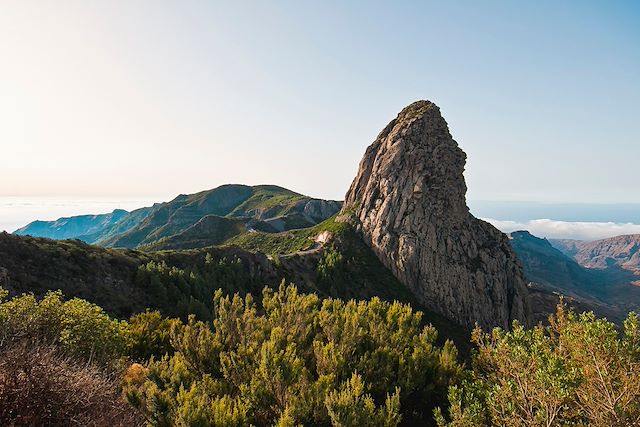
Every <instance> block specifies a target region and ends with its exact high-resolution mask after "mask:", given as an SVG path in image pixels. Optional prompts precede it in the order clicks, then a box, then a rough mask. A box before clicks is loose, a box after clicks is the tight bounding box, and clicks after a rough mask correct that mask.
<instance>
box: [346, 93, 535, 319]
mask: <svg viewBox="0 0 640 427" xmlns="http://www.w3.org/2000/svg"><path fill="white" fill-rule="evenodd" d="M465 159H466V155H465V153H464V152H463V151H462V150H461V149H460V148H459V147H458V144H457V143H456V142H455V141H454V140H453V138H452V137H451V134H450V133H449V130H448V126H447V123H446V121H445V120H444V119H443V117H442V116H441V114H440V109H439V108H438V107H437V106H436V105H435V104H433V103H431V102H429V101H418V102H415V103H413V104H411V105H409V106H408V107H406V108H405V109H403V110H402V111H401V112H400V113H399V114H398V116H397V118H396V119H394V120H392V121H391V122H390V123H389V124H388V125H387V126H386V127H385V128H384V130H383V131H382V132H381V133H380V135H378V137H377V138H376V140H375V141H374V142H373V144H371V145H370V146H369V147H368V148H367V150H366V152H365V155H364V157H363V159H362V161H361V163H360V168H359V171H358V174H357V176H356V178H355V179H354V180H353V183H352V184H351V188H350V189H349V192H348V193H347V195H346V198H345V205H344V207H343V210H342V217H343V220H345V221H353V222H354V224H355V225H356V227H357V230H358V231H359V232H360V233H361V234H362V236H363V239H364V241H365V242H366V243H367V244H368V245H369V246H370V247H371V248H372V249H373V251H374V252H375V254H376V255H377V256H378V258H379V259H380V260H381V261H382V263H383V264H384V265H385V266H387V267H388V268H389V269H390V270H391V271H392V272H393V274H394V275H395V277H397V278H398V280H399V281H400V282H402V283H403V284H404V285H405V286H407V287H408V288H409V289H410V290H411V291H412V292H413V293H414V295H416V297H417V298H418V300H419V301H420V302H421V303H422V304H423V305H424V306H426V307H428V308H429V309H431V310H433V311H436V312H439V313H440V314H442V315H444V316H446V317H448V318H451V319H454V320H456V321H458V322H459V323H461V324H463V325H466V326H469V327H473V325H474V324H476V323H478V324H479V325H480V326H482V327H485V328H491V327H493V326H501V327H505V328H506V327H509V326H510V324H511V322H512V321H513V320H515V319H518V320H520V321H522V322H523V323H525V324H526V323H528V321H529V316H530V313H529V306H528V299H527V298H528V292H527V288H526V285H525V282H524V279H523V276H522V269H521V267H520V264H519V263H518V260H517V258H516V255H515V254H514V253H513V251H512V249H511V248H510V246H509V243H508V241H507V238H506V236H505V235H504V234H502V233H501V232H500V231H498V230H497V229H496V228H494V227H493V226H491V225H490V224H488V223H486V222H483V221H480V220H478V219H476V218H475V217H473V216H472V215H471V214H470V213H469V209H468V208H467V205H466V200H465V194H466V184H465V181H464V176H463V171H464V166H465Z"/></svg>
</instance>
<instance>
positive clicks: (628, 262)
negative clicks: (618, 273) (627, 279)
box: [550, 234, 640, 286]
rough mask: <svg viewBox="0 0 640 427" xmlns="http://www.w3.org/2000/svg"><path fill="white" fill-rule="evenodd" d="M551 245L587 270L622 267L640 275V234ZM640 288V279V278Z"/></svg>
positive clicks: (555, 241) (559, 241)
mask: <svg viewBox="0 0 640 427" xmlns="http://www.w3.org/2000/svg"><path fill="white" fill-rule="evenodd" d="M550 242H551V244H552V245H553V246H555V247H556V248H558V249H559V250H561V251H562V252H563V253H565V254H566V255H568V256H570V257H572V258H573V259H575V260H576V261H577V262H578V263H579V264H580V265H582V266H584V267H587V268H596V269H607V268H611V267H616V266H617V267H620V268H622V269H625V270H629V271H632V272H637V273H638V274H639V275H640V234H630V235H626V236H617V237H611V238H608V239H602V240H596V241H593V242H586V241H582V240H550ZM638 279H639V280H638V285H639V286H640V277H639V278H638Z"/></svg>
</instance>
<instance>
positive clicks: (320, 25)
mask: <svg viewBox="0 0 640 427" xmlns="http://www.w3.org/2000/svg"><path fill="white" fill-rule="evenodd" d="M0 11H1V12H2V13H0V54H1V55H2V57H3V67H1V68H0V93H2V94H3V95H2V96H1V97H0V144H1V145H0V149H1V150H0V153H1V155H2V160H3V163H2V168H0V195H2V196H8V195H11V196H19V197H44V196H55V197H62V198H65V197H67V198H68V197H81V198H93V197H102V198H112V199H117V198H126V197H140V195H141V194H142V195H147V196H144V197H149V196H153V197H156V196H161V195H162V196H164V195H171V194H179V193H193V192H196V191H198V190H201V189H203V188H213V187H216V186H218V185H221V184H225V183H229V182H237V183H247V184H251V183H255V182H268V183H277V184H279V185H282V186H284V187H287V188H293V189H295V190H296V191H299V192H301V193H304V194H309V195H313V196H315V197H321V198H331V199H339V198H342V196H343V195H344V193H345V191H346V189H347V188H348V186H349V184H350V183H351V180H352V179H353V176H354V175H355V172H356V170H357V167H358V163H359V161H360V159H361V157H362V155H363V153H364V150H365V148H366V147H367V146H368V145H369V144H370V143H371V142H372V141H373V139H374V138H375V136H376V135H377V133H378V132H379V131H380V130H381V129H382V128H383V127H384V126H385V125H386V124H387V123H388V122H389V121H390V120H391V119H393V118H394V117H395V115H396V114H397V113H398V111H399V110H400V109H401V108H402V107H404V106H405V105H407V104H409V103H410V102H413V101H415V100H417V99H430V100H432V101H434V102H435V103H436V104H438V105H439V106H440V107H441V110H442V113H443V115H444V117H445V118H446V120H447V121H448V123H449V125H450V129H451V133H452V135H453V137H454V138H455V139H456V140H457V141H458V143H459V144H460V146H461V147H462V148H463V149H464V150H465V152H466V153H467V157H468V158H467V168H466V172H465V176H466V180H467V185H468V188H469V192H468V196H469V198H470V199H477V200H502V201H505V200H512V201H526V200H540V201H545V202H585V203H623V202H626V203H633V202H637V201H640V187H638V186H637V159H638V158H640V144H639V143H638V142H640V127H638V126H637V106H638V105H640V85H639V84H638V83H637V76H638V75H640V42H639V41H640V27H638V25H637V22H638V20H639V18H640V5H638V3H634V2H616V3H600V2H589V1H587V2H566V3H562V4H559V3H554V2H542V3H539V2H537V3H517V4H516V3H512V4H510V3H497V2H496V3H493V2H489V3H482V4H478V3H476V2H456V3H455V4H453V3H449V2H447V3H442V2H440V3H425V2H420V3H412V2H406V3H396V2H393V3H377V2H375V3H370V2H358V1H356V2H349V3H343V2H326V3H322V4H309V3H304V2H303V3H299V2H288V1H283V2H278V3H272V4H267V3H251V4H248V3H247V4H237V3H236V4H234V3H222V2H206V3H201V2H190V1H187V2H181V3H180V4H179V5H178V4H175V3H170V2H162V1H160V2H151V1H146V2H145V1H141V2H135V3H131V2H124V1H113V2H83V1H73V0H72V1H68V2H64V3H59V2H48V1H37V2H36V1H29V0H25V1H20V2H9V3H4V4H3V5H2V6H0ZM398 23H402V25H398Z"/></svg>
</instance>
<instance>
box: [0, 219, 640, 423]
mask: <svg viewBox="0 0 640 427" xmlns="http://www.w3.org/2000/svg"><path fill="white" fill-rule="evenodd" d="M325 231H326V232H329V233H331V234H332V238H331V239H330V241H329V242H327V243H325V244H324V247H323V249H322V250H321V251H318V252H317V254H316V255H315V256H316V257H317V258H316V261H315V263H313V265H312V267H310V268H312V270H310V271H308V273H309V274H312V275H313V277H312V285H309V284H308V283H307V284H306V285H304V286H302V287H301V288H296V287H295V286H293V285H289V286H285V285H284V284H283V285H281V286H280V287H279V289H277V290H272V289H269V288H264V289H263V283H264V282H262V281H261V279H260V276H256V275H252V274H250V273H249V270H248V269H247V268H246V265H243V260H242V259H240V258H239V257H237V256H235V255H234V256H228V257H227V256H224V255H223V254H232V253H234V252H233V250H230V249H216V248H209V249H206V250H197V251H186V252H171V251H169V252H163V253H143V252H133V251H128V252H123V251H113V250H104V249H97V248H93V247H85V246H86V245H83V244H81V243H78V242H57V243H52V242H49V241H42V240H37V239H22V240H20V242H18V243H20V245H17V246H16V245H13V246H11V245H9V246H8V249H7V251H6V252H5V253H7V254H11V253H13V254H14V255H16V254H17V255H16V256H19V255H20V254H21V253H25V254H26V253H28V254H30V255H29V257H30V258H29V262H30V263H32V264H33V265H34V266H42V268H43V269H44V271H53V270H51V269H49V270H47V267H46V266H47V265H50V264H51V263H52V262H54V263H61V264H60V265H63V266H65V267H64V269H69V270H70V271H71V270H73V273H74V274H75V276H74V277H83V278H85V277H91V276H90V275H89V274H90V273H89V270H91V268H92V267H91V266H94V267H97V268H99V269H101V270H100V271H101V272H107V273H108V274H104V275H102V276H101V277H105V276H109V275H111V276H112V277H113V276H114V275H116V274H117V273H118V272H121V277H122V282H124V280H125V279H126V278H127V277H129V279H126V280H130V283H131V287H130V288H125V289H128V292H129V293H128V294H126V295H117V293H116V294H115V295H112V294H113V293H114V292H116V291H115V290H114V289H113V288H114V285H113V284H109V283H106V284H105V285H104V286H102V287H100V288H97V289H94V290H92V292H94V293H90V294H89V295H91V296H92V297H94V294H95V299H96V300H98V299H99V298H100V297H102V298H103V300H104V301H110V302H112V301H114V299H115V303H113V304H114V305H112V306H111V307H109V308H110V309H109V310H108V311H103V310H102V308H100V307H99V306H97V305H94V304H92V303H90V302H87V301H86V300H83V299H79V298H71V299H68V300H65V299H64V298H63V296H62V294H61V292H49V293H46V294H45V295H44V296H43V297H41V298H38V297H36V296H34V295H32V294H24V295H21V296H16V297H14V298H12V299H8V295H7V293H6V292H2V293H1V295H0V425H7V426H12V425H96V426H107V425H108V426H117V425H122V426H137V425H144V424H147V425H152V426H174V425H175V426H234V425H237V426H245V425H256V426H297V425H314V426H330V425H331V426H345V427H347V426H396V425H427V426H429V425H438V426H440V427H445V426H448V427H462V426H523V427H524V426H570V425H571V426H597V427H600V426H602V427H604V426H633V425H640V382H639V381H637V378H638V375H640V325H639V320H638V318H637V316H636V315H635V314H630V315H629V317H628V318H627V320H626V322H625V323H624V329H623V330H620V329H618V328H617V327H616V325H614V324H613V323H611V322H608V321H607V320H604V319H599V318H597V317H595V316H594V315H593V314H591V313H583V314H576V313H574V312H573V311H571V310H569V309H567V308H566V307H565V306H563V305H560V306H559V308H558V311H557V313H556V314H555V315H554V316H552V317H551V318H550V320H549V322H548V325H546V326H543V325H538V326H536V327H534V328H532V329H526V328H524V327H522V326H521V325H519V324H517V323H516V324H514V325H513V328H512V329H511V330H510V331H503V330H500V329H496V330H493V331H481V330H476V331H475V332H474V333H473V335H472V344H471V345H472V346H473V348H474V350H473V351H472V353H471V355H468V354H467V353H468V351H467V350H468V349H464V350H465V351H463V353H464V356H463V357H460V356H459V355H458V351H457V350H456V347H455V346H454V345H453V344H452V343H451V342H450V341H447V340H446V339H443V337H442V336H441V337H438V333H437V332H436V331H438V332H439V333H440V334H441V335H443V336H444V338H448V337H456V342H457V343H461V342H462V341H463V338H461V337H463V335H461V334H458V335H456V330H455V329H453V328H452V326H451V324H450V323H448V322H446V321H443V320H441V319H439V318H438V317H437V316H434V315H433V314H432V313H424V314H423V312H421V311H418V309H419V305H417V304H416V302H415V300H414V299H413V298H412V296H411V294H410V293H409V292H408V291H407V290H406V289H405V288H404V287H402V285H400V284H399V283H398V282H397V280H395V278H394V277H393V276H392V275H391V273H390V272H389V271H388V270H386V269H385V268H384V267H383V266H382V265H381V264H380V262H379V261H378V260H377V258H376V257H375V255H374V254H373V253H372V252H371V251H370V250H369V248H368V247H367V246H366V245H365V244H364V243H363V242H362V240H360V239H358V238H357V237H356V236H354V234H353V233H354V232H353V230H352V228H350V227H349V226H348V225H345V224H341V223H337V222H335V221H333V220H328V221H325V222H324V223H322V224H320V225H318V226H316V227H313V228H312V229H305V230H296V231H292V232H287V233H280V234H270V235H267V234H265V233H250V234H248V235H246V236H244V237H243V239H244V240H242V241H237V242H236V243H237V244H239V245H242V246H243V247H245V248H247V249H252V250H256V251H257V250H260V251H263V252H266V253H269V254H271V255H272V256H273V258H274V262H273V264H274V265H276V266H278V265H279V267H278V268H280V269H282V270H279V271H286V270H287V268H293V267H291V266H294V267H295V265H297V264H296V263H298V262H306V261H304V258H302V257H300V255H296V251H300V250H309V249H313V248H314V241H313V237H314V236H317V235H318V234H319V233H321V232H325ZM5 238H6V237H5ZM6 239H7V238H6ZM34 245H41V246H42V247H43V248H44V249H43V248H39V249H38V250H35V251H32V249H33V246H34ZM23 246H24V247H23ZM11 251H13V252H11ZM236 252H237V250H236ZM212 254H214V255H212ZM242 256H245V255H242ZM263 258H264V257H263ZM16 259H18V258H16ZM11 262H13V261H11ZM16 262H18V261H16ZM7 265H8V266H9V267H12V265H9V264H7ZM25 265H26V264H25ZM29 265H31V264H29ZM26 268H27V266H25V267H24V268H22V270H19V269H16V268H12V269H11V270H10V271H11V272H12V273H14V274H13V276H12V280H14V281H15V278H16V277H17V278H18V279H20V280H24V281H25V283H29V282H28V281H27V280H31V281H33V280H35V278H33V279H32V278H29V276H28V274H29V272H28V271H27V269H26ZM306 268H309V267H306ZM64 269H58V270H56V271H57V274H59V275H60V274H61V273H60V271H66V270H64ZM294 270H295V269H294ZM16 271H17V272H19V273H20V275H18V276H16V275H15V272H16ZM65 274H66V273H65ZM96 274H97V273H96ZM101 274H102V273H101ZM65 277H67V276H62V275H60V277H59V278H58V279H59V280H60V281H62V280H63V279H64V278H65ZM58 279H57V280H58ZM7 283H8V284H9V285H11V284H12V283H15V282H11V281H9V282H7ZM56 283H57V282H56ZM116 283H121V282H116ZM77 286H78V285H77V284H76V283H71V284H70V285H69V287H68V289H71V290H74V289H76V287H77ZM84 286H85V287H86V285H84ZM103 293H107V294H106V295H102V294H103ZM374 295H379V296H380V298H379V297H376V296H374ZM132 297H135V298H136V300H135V302H134V301H128V299H131V298H132ZM393 301H396V302H393ZM398 301H399V302H398ZM127 304H130V305H131V309H129V310H127V309H125V307H127ZM114 307H117V308H118V309H117V310H114ZM140 307H150V308H151V309H152V310H153V311H144V310H143V309H142V310H141V309H140ZM127 311H130V312H131V311H133V312H137V314H134V315H133V316H131V317H129V316H128V315H127V316H122V313H126V312H127ZM108 313H110V314H108ZM112 314H116V315H117V316H118V317H113V316H112ZM123 319H127V320H123ZM432 323H433V324H434V325H436V327H435V328H434V327H433V326H430V324H432ZM463 345H464V343H463Z"/></svg>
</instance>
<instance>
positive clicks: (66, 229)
mask: <svg viewBox="0 0 640 427" xmlns="http://www.w3.org/2000/svg"><path fill="white" fill-rule="evenodd" d="M340 207H341V203H340V202H337V201H329V200H321V199H313V198H310V197H307V196H303V195H301V194H298V193H295V192H293V191H291V190H287V189H285V188H282V187H278V186H275V185H258V186H253V187H251V186H247V185H239V184H228V185H223V186H220V187H217V188H214V189H212V190H207V191H201V192H198V193H195V194H190V195H186V194H181V195H179V196H177V197H176V198H174V199H173V200H171V201H169V202H165V203H156V204H154V205H153V206H151V207H146V208H140V209H136V210H134V211H131V212H126V211H117V215H116V211H114V212H113V213H112V214H105V215H94V216H78V217H70V218H64V219H60V220H57V221H50V222H44V221H35V222H32V223H31V224H28V225H27V226H25V227H23V228H21V229H19V230H18V231H16V233H15V234H17V235H30V236H33V237H47V238H53V239H70V238H75V239H79V240H82V241H84V242H87V243H91V244H97V245H100V246H104V247H121V248H129V249H133V248H137V247H145V248H147V249H154V250H160V249H178V248H180V249H187V248H196V247H204V246H211V245H216V244H220V243H223V241H224V240H227V239H229V238H231V237H233V236H234V235H237V234H241V233H243V232H247V231H249V230H253V229H256V230H260V231H263V232H280V231H285V230H291V229H295V228H305V227H310V226H313V225H316V224H318V223H320V222H322V221H323V220H325V219H327V218H328V217H330V216H332V215H333V214H335V213H336V212H337V211H338V210H339V209H340ZM207 217H210V218H208V219H205V218H207ZM214 217H217V218H228V219H229V221H224V220H220V219H214ZM87 218H92V221H91V222H90V223H88V224H87V225H84V224H85V223H87V222H88V219H87ZM63 220H64V221H63ZM95 223H98V224H99V225H100V226H97V225H95ZM216 227H220V229H219V230H217V229H216ZM200 232H202V233H203V234H201V235H198V233H200Z"/></svg>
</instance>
